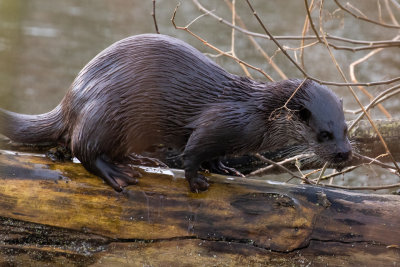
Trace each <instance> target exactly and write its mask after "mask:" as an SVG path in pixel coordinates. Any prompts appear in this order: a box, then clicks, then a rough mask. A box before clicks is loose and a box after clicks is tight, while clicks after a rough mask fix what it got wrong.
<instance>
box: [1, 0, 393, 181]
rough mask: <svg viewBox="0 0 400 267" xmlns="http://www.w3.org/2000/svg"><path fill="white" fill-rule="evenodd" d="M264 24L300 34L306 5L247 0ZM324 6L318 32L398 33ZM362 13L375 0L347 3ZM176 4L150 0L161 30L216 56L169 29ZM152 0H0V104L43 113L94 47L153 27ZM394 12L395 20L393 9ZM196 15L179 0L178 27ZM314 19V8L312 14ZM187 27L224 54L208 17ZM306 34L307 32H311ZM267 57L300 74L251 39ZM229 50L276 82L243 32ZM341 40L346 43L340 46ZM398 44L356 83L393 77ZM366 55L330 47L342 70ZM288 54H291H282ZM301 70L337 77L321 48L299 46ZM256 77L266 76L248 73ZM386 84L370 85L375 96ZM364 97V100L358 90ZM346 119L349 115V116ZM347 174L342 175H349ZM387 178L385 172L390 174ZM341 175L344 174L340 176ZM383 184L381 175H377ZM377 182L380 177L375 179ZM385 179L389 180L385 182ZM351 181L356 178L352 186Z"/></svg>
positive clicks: (247, 17)
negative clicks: (302, 60)
mask: <svg viewBox="0 0 400 267" xmlns="http://www.w3.org/2000/svg"><path fill="white" fill-rule="evenodd" d="M201 2H202V3H203V4H204V5H205V6H206V7H207V8H209V9H211V10H214V11H215V12H216V13H217V14H219V15H220V16H222V17H224V18H225V19H227V20H230V16H231V15H230V10H229V8H228V7H227V6H226V5H225V3H224V1H222V0H219V1H211V0H209V1H201ZM237 2H238V4H237V10H238V13H239V15H240V16H241V17H242V18H243V20H244V21H245V23H246V25H247V27H248V28H249V29H250V30H252V31H256V32H260V33H262V29H261V27H260V25H259V24H258V23H257V21H256V20H255V18H254V16H253V15H252V13H251V12H250V10H249V8H248V7H247V4H246V3H245V1H237ZM252 2H254V6H255V8H256V10H257V11H258V14H259V15H260V16H261V17H262V19H263V21H264V23H265V25H267V27H268V28H269V29H270V30H271V32H272V33H273V34H275V35H301V30H302V27H303V24H304V18H305V14H306V13H305V9H304V3H303V1H278V0H276V1H261V0H258V1H252ZM326 2H327V3H326V9H325V11H324V15H325V16H324V20H323V22H324V26H325V30H326V31H327V32H328V33H329V34H331V35H338V36H342V37H347V38H353V39H359V40H387V39H392V38H394V37H395V36H396V35H397V34H398V30H396V29H385V28H381V27H378V26H375V25H372V24H369V23H363V22H359V21H357V20H355V19H354V18H352V17H351V16H349V15H346V14H345V13H344V12H342V11H338V10H337V6H336V5H335V4H334V3H333V1H326ZM351 3H352V4H353V5H354V6H357V8H359V9H360V10H361V11H362V12H364V13H366V14H367V15H368V16H371V17H372V18H374V19H379V13H378V6H377V2H376V1H362V0H359V1H351ZM176 4H177V1H172V0H160V1H158V2H157V10H156V12H157V20H158V25H159V28H160V31H161V33H164V34H169V35H172V36H175V37H178V38H180V39H182V40H185V41H186V42H188V43H190V44H192V45H194V46H195V47H197V48H198V49H199V50H201V51H202V52H208V53H213V54H215V52H214V51H212V50H210V49H209V48H206V47H205V46H204V45H203V44H202V43H201V42H199V41H198V40H196V39H195V38H194V37H192V36H190V35H189V34H188V33H186V32H184V31H181V30H176V29H174V28H173V26H172V24H171V21H170V18H171V16H172V14H173V11H174V8H175V6H176ZM380 4H381V7H382V10H383V12H382V19H383V20H385V21H386V22H388V23H391V21H390V19H389V17H388V14H387V12H384V1H380ZM151 10H152V1H150V0H148V1H138V0H114V1H107V0H85V1H80V0H64V1H54V0H29V1H28V0H25V1H24V0H0V107H3V108H7V109H10V110H13V111H16V112H23V113H42V112H46V111H49V110H50V109H52V108H53V107H54V106H56V105H57V103H59V101H60V100H61V99H62V97H63V96H64V95H65V92H66V91H67V90H68V88H69V86H70V84H71V83H72V81H73V79H74V77H75V76H76V75H77V73H78V72H79V70H80V69H81V68H82V67H83V66H84V65H85V64H86V63H87V62H88V61H89V60H90V59H91V58H93V57H94V56H95V55H96V54H97V53H98V52H100V51H101V50H102V49H104V48H105V47H107V46H108V45H110V44H112V43H113V42H115V41H117V40H119V39H121V38H124V37H126V36H129V35H134V34H139V33H147V32H154V24H153V19H152V17H151ZM393 11H395V12H397V14H396V15H397V17H398V18H400V15H399V13H400V12H399V10H397V9H393ZM200 14H202V13H201V12H200V11H199V10H198V9H197V8H196V7H195V5H194V4H193V3H192V1H182V4H181V6H180V8H179V10H178V13H177V18H176V21H177V23H178V24H179V25H181V26H183V25H185V24H187V23H188V22H190V21H191V20H192V19H194V18H196V17H197V16H198V15H200ZM313 14H314V18H315V21H316V23H318V11H316V12H314V13H313ZM191 29H192V30H193V31H194V32H195V33H197V34H199V35H200V36H202V37H203V38H204V39H206V40H207V41H209V42H210V43H212V44H214V45H216V46H218V47H219V48H221V49H222V50H224V51H228V50H229V49H230V38H231V37H230V34H231V30H230V28H228V27H226V26H225V25H223V24H221V23H218V22H217V21H216V20H215V19H212V18H210V17H203V18H201V19H199V20H198V21H196V22H195V23H194V24H193V25H192V27H191ZM310 34H311V32H310ZM257 40H258V42H259V44H260V45H261V46H262V47H263V48H265V49H266V51H267V53H269V55H270V56H272V55H275V56H274V60H275V62H276V63H277V64H278V65H279V67H280V68H281V69H282V70H283V71H284V72H285V73H286V74H287V75H288V76H289V77H301V74H300V73H299V72H298V71H297V70H296V69H295V68H294V67H293V65H292V64H290V63H289V61H288V60H287V59H286V58H285V57H284V56H282V54H281V53H280V52H277V49H276V46H275V45H274V44H273V43H272V42H271V41H267V40H264V39H257ZM235 44H236V53H237V55H238V57H239V58H241V59H244V60H246V61H248V62H249V63H251V64H253V65H255V66H257V67H260V68H262V69H264V70H265V71H266V72H268V73H269V74H270V75H271V76H272V77H273V78H274V79H276V80H279V79H281V78H280V77H279V75H278V74H277V73H276V72H275V71H274V70H273V69H272V68H271V67H270V65H269V64H268V62H267V61H266V60H265V59H264V58H263V57H261V56H260V54H258V53H257V52H256V50H255V49H254V48H253V46H252V45H251V43H250V42H249V41H248V39H247V37H246V36H244V35H243V34H240V33H237V38H236V43H235ZM282 44H284V45H286V46H290V47H299V45H300V41H282ZM344 45H346V44H344ZM399 52H400V50H399V48H398V47H397V48H390V49H386V50H385V51H384V52H382V53H380V54H378V55H376V56H374V57H373V58H372V59H371V60H369V61H367V62H365V63H364V64H362V65H361V66H360V67H358V68H357V72H356V74H357V77H358V78H359V80H360V81H376V80H380V79H388V78H393V77H396V76H400V71H399V66H400V65H399V62H400V53H399ZM367 53H368V51H365V52H358V53H352V52H346V51H342V50H340V51H334V55H335V56H336V57H337V59H338V61H339V64H340V65H341V66H342V67H343V69H344V71H345V73H346V74H347V75H348V68H347V67H348V64H349V63H350V62H352V61H354V60H356V59H358V58H360V57H362V56H364V55H366V54H367ZM289 54H290V55H291V56H293V57H295V54H297V56H298V55H299V54H298V51H292V50H291V51H289ZM215 60H216V61H217V62H218V63H219V64H220V65H222V66H223V67H224V68H225V69H227V70H228V71H230V72H233V73H236V74H240V75H244V74H243V72H242V70H241V68H240V67H239V66H238V64H236V63H235V62H234V61H233V60H231V59H227V58H224V57H216V58H215ZM305 63H306V69H307V71H308V72H309V73H311V74H312V75H313V76H315V77H319V78H320V79H323V80H331V81H337V82H342V80H341V78H340V76H339V74H338V72H337V70H336V68H335V66H334V64H333V63H332V61H331V60H330V58H329V55H328V53H327V51H326V49H325V48H324V46H323V45H317V46H314V47H312V48H309V49H307V50H306V54H305ZM251 73H252V75H253V76H254V77H255V78H256V79H260V80H265V78H264V77H263V76H262V75H260V74H259V73H256V72H251ZM388 87H389V86H388V85H383V86H377V87H374V88H371V89H370V92H371V93H372V94H374V95H376V94H377V93H379V91H382V90H384V89H386V88H388ZM332 88H333V89H334V91H335V92H336V93H337V94H338V95H340V96H341V97H343V98H344V103H345V108H346V109H357V108H358V107H357V106H356V105H355V101H354V100H353V99H352V97H351V96H350V94H349V93H348V89H347V88H345V87H340V88H337V87H332ZM358 94H359V96H360V97H361V99H362V100H363V101H364V102H365V101H366V99H367V98H366V97H364V96H363V95H362V94H361V93H358ZM399 103H400V101H399V97H395V98H392V99H391V100H389V101H387V102H385V104H384V106H385V107H386V108H387V109H388V110H389V111H390V112H391V114H392V116H394V117H399ZM372 114H373V116H374V117H375V118H378V117H382V116H383V115H382V114H381V113H380V112H373V113H372ZM348 118H349V119H350V118H351V116H350V115H349V116H348ZM369 172H370V171H369V170H366V169H364V170H362V171H360V173H358V174H356V172H353V174H354V176H356V177H358V178H360V177H364V178H361V180H363V179H364V180H365V182H367V181H368V176H367V175H366V173H369ZM376 172H377V173H374V176H376V177H382V179H383V178H385V179H389V181H390V180H391V179H392V180H393V179H394V180H395V178H393V176H391V175H389V174H385V173H381V172H380V171H379V170H376ZM354 176H353V175H349V177H350V178H346V181H347V179H351V177H354ZM387 176H390V177H389V178H388V177H387ZM346 177H347V176H346ZM382 181H383V180H382ZM382 181H379V182H382ZM386 181H388V180H386ZM359 182H360V180H358V182H357V183H359Z"/></svg>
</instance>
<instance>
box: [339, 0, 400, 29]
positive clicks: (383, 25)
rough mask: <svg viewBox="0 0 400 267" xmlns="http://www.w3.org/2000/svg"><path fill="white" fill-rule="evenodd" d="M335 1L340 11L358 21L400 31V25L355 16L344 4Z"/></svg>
mask: <svg viewBox="0 0 400 267" xmlns="http://www.w3.org/2000/svg"><path fill="white" fill-rule="evenodd" d="M334 1H335V3H336V5H337V6H338V7H339V8H340V9H342V10H343V11H345V12H347V13H348V14H350V15H352V16H353V17H355V18H356V19H359V20H363V21H367V22H370V23H373V24H376V25H379V26H382V27H386V28H393V29H400V26H398V25H393V24H387V23H383V22H379V21H375V20H372V19H369V18H367V17H365V16H359V15H357V14H354V13H353V12H352V11H351V10H350V9H348V8H346V7H344V6H343V5H342V4H340V3H339V1H338V0H334Z"/></svg>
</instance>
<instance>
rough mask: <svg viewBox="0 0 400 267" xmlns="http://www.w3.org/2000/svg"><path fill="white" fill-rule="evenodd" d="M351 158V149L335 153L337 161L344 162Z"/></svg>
mask: <svg viewBox="0 0 400 267" xmlns="http://www.w3.org/2000/svg"><path fill="white" fill-rule="evenodd" d="M350 158H351V150H349V151H345V152H339V153H337V154H336V155H335V162H343V161H346V160H349V159H350Z"/></svg>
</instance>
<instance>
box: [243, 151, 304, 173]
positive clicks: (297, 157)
mask: <svg viewBox="0 0 400 267" xmlns="http://www.w3.org/2000/svg"><path fill="white" fill-rule="evenodd" d="M309 156H310V155H309V154H301V155H296V156H294V157H291V158H287V159H285V160H282V161H280V162H276V164H279V165H282V166H283V165H285V164H287V163H290V162H293V161H296V160H300V159H303V158H306V157H309ZM274 167H275V165H268V166H267V167H264V168H260V169H257V170H255V171H253V172H251V173H249V174H248V175H247V176H261V175H264V174H267V172H268V171H269V170H271V169H272V168H274ZM308 175H309V174H308Z"/></svg>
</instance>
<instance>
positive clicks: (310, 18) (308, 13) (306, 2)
mask: <svg viewBox="0 0 400 267" xmlns="http://www.w3.org/2000/svg"><path fill="white" fill-rule="evenodd" d="M304 3H305V5H306V11H307V16H308V20H309V21H310V25H311V28H312V30H313V31H314V34H315V37H317V39H318V42H320V43H322V40H321V38H320V37H319V34H318V32H317V29H315V26H314V22H313V20H312V17H311V13H310V7H309V6H308V0H304Z"/></svg>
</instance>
